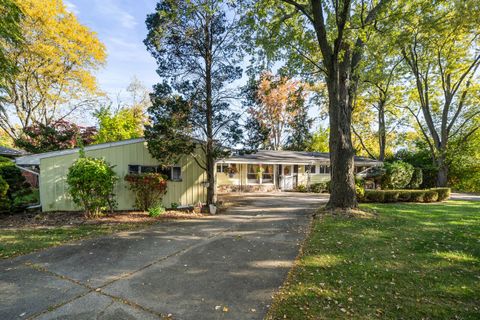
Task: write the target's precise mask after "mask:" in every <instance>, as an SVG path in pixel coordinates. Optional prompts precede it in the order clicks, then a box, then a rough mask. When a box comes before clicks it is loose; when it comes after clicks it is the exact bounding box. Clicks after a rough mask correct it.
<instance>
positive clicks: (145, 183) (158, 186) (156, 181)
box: [125, 173, 167, 211]
mask: <svg viewBox="0 0 480 320" xmlns="http://www.w3.org/2000/svg"><path fill="white" fill-rule="evenodd" d="M125 181H127V182H128V184H129V188H130V190H132V191H133V192H134V193H135V206H136V207H137V208H138V209H140V210H143V211H147V210H148V209H149V208H152V207H155V206H157V205H159V204H160V203H161V202H162V198H163V195H164V194H165V193H166V192H167V179H166V177H165V176H164V175H162V174H160V173H141V174H128V175H126V176H125Z"/></svg>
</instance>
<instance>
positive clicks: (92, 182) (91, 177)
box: [67, 156, 117, 217]
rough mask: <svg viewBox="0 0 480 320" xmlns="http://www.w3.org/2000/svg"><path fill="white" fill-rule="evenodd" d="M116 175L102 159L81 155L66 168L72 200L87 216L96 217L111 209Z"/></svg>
mask: <svg viewBox="0 0 480 320" xmlns="http://www.w3.org/2000/svg"><path fill="white" fill-rule="evenodd" d="M116 181H117V176H116V174H115V172H114V171H113V169H112V167H111V166H110V165H109V164H108V163H107V162H106V161H105V160H103V159H97V158H91V157H85V156H81V157H80V158H79V159H77V160H76V161H75V162H74V163H73V165H72V166H71V167H70V168H69V169H68V174H67V184H68V192H69V194H70V195H71V196H72V199H73V202H74V203H75V204H76V205H78V206H81V207H82V208H83V209H84V210H85V214H86V216H87V217H96V216H98V215H99V214H100V213H101V212H102V211H103V210H105V209H107V208H110V209H112V198H113V188H114V186H115V183H116Z"/></svg>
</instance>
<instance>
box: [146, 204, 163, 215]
mask: <svg viewBox="0 0 480 320" xmlns="http://www.w3.org/2000/svg"><path fill="white" fill-rule="evenodd" d="M164 212H165V208H164V207H163V206H162V205H159V204H157V205H156V206H153V207H151V208H149V209H148V215H149V216H150V217H152V218H156V217H158V216H159V215H161V214H162V213H164Z"/></svg>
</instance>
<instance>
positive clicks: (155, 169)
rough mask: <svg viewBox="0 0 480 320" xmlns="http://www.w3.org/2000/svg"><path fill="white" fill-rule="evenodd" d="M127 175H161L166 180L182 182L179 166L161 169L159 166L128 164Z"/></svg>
mask: <svg viewBox="0 0 480 320" xmlns="http://www.w3.org/2000/svg"><path fill="white" fill-rule="evenodd" d="M128 173H129V174H140V173H161V174H163V175H165V176H167V179H168V180H172V181H182V167H180V166H173V167H161V166H141V165H138V164H129V165H128Z"/></svg>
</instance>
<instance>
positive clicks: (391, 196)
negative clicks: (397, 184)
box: [383, 190, 400, 202]
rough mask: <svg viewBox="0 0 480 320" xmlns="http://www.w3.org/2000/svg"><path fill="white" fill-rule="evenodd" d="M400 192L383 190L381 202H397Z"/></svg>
mask: <svg viewBox="0 0 480 320" xmlns="http://www.w3.org/2000/svg"><path fill="white" fill-rule="evenodd" d="M399 196H400V192H399V191H397V190H385V191H384V198H383V202H397V201H398V197H399Z"/></svg>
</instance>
